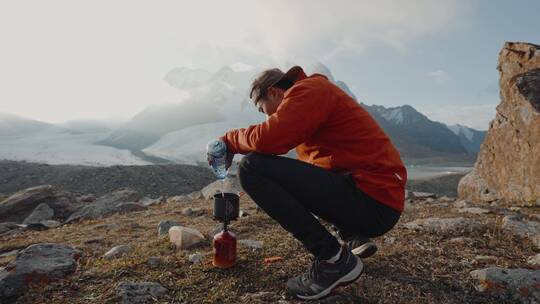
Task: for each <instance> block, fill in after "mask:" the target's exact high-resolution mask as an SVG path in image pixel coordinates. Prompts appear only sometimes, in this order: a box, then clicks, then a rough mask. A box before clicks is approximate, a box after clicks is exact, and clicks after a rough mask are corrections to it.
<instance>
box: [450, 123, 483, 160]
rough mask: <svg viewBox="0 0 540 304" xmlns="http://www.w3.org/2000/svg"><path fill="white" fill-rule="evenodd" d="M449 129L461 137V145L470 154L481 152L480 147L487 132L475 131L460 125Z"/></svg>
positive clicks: (451, 126)
mask: <svg viewBox="0 0 540 304" xmlns="http://www.w3.org/2000/svg"><path fill="white" fill-rule="evenodd" d="M448 129H450V131H452V132H454V134H456V136H457V137H459V140H460V141H461V144H462V145H463V146H464V147H465V149H466V150H467V152H469V153H477V152H478V151H480V145H481V144H482V142H483V141H484V138H485V137H486V134H487V131H479V130H475V129H472V128H469V127H466V126H463V125H460V124H455V125H450V126H448Z"/></svg>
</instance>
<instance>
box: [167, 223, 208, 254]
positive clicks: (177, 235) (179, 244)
mask: <svg viewBox="0 0 540 304" xmlns="http://www.w3.org/2000/svg"><path fill="white" fill-rule="evenodd" d="M169 240H170V241H171V243H173V244H174V245H175V246H176V248H178V249H188V248H190V247H192V246H194V245H197V244H200V243H202V242H204V240H205V238H204V235H203V234H202V233H200V232H199V231H198V230H196V229H193V228H188V227H178V226H174V227H171V229H169Z"/></svg>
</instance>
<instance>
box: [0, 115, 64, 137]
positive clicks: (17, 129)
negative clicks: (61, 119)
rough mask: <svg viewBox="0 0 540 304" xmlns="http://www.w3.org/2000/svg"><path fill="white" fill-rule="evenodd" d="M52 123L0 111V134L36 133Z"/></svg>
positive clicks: (19, 134)
mask: <svg viewBox="0 0 540 304" xmlns="http://www.w3.org/2000/svg"><path fill="white" fill-rule="evenodd" d="M53 126H54V125H52V124H49V123H46V122H41V121H37V120H32V119H27V118H23V117H20V116H17V115H13V114H7V113H0V136H23V135H29V134H33V133H38V132H40V131H43V130H45V129H47V128H50V127H53Z"/></svg>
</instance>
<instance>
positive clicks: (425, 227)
mask: <svg viewBox="0 0 540 304" xmlns="http://www.w3.org/2000/svg"><path fill="white" fill-rule="evenodd" d="M404 227H405V228H408V229H413V230H422V231H428V232H434V233H440V232H460V231H473V230H476V229H479V228H480V227H482V225H481V224H480V223H479V222H477V221H475V220H473V219H469V218H463V217H457V218H436V217H434V218H426V219H418V220H414V221H412V222H409V223H406V224H405V225H404Z"/></svg>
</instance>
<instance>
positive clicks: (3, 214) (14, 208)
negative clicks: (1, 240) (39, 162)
mask: <svg viewBox="0 0 540 304" xmlns="http://www.w3.org/2000/svg"><path fill="white" fill-rule="evenodd" d="M43 203H44V204H47V205H48V206H49V207H50V208H52V209H53V210H54V216H55V219H59V220H62V221H63V220H65V219H66V218H67V217H68V216H69V215H70V214H71V213H73V211H75V210H76V209H77V208H79V207H80V203H79V202H78V201H77V200H76V198H75V196H74V195H73V194H71V193H69V192H63V191H59V190H58V189H56V188H55V187H53V186H51V185H42V186H36V187H32V188H27V189H24V190H21V191H19V192H16V193H15V194H13V195H11V196H10V197H8V198H7V199H5V200H4V201H2V202H0V222H17V223H21V222H22V221H24V220H25V219H26V218H27V217H28V216H29V215H30V214H31V213H32V212H33V211H34V209H35V208H36V207H37V206H38V205H40V204H43Z"/></svg>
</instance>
